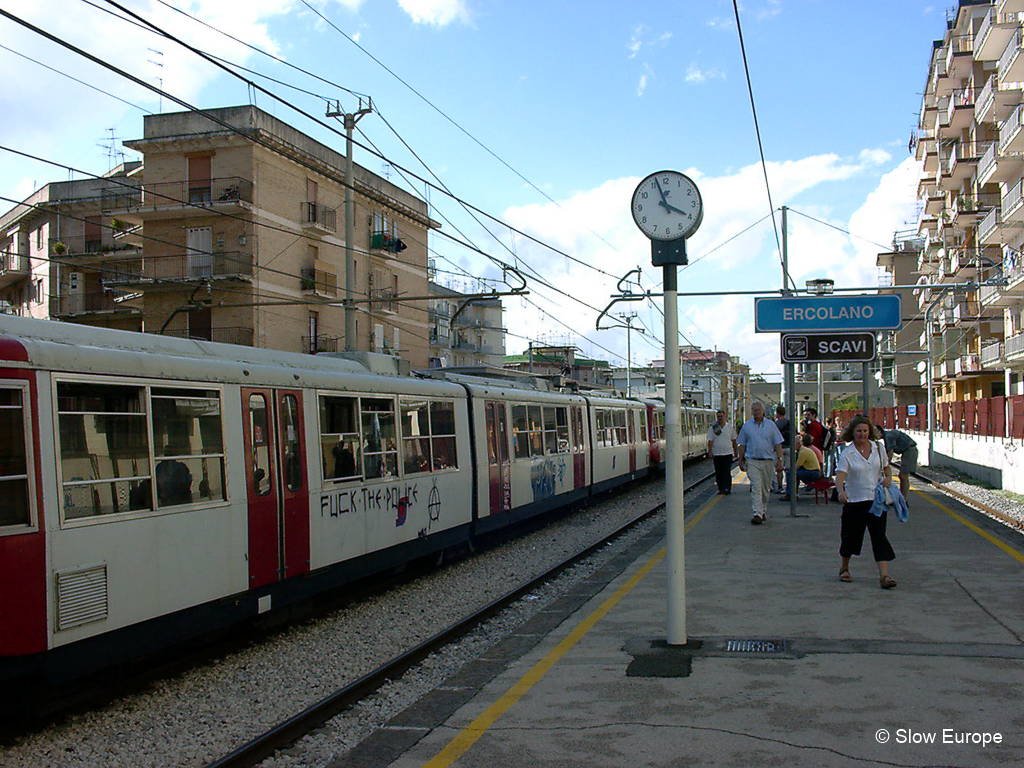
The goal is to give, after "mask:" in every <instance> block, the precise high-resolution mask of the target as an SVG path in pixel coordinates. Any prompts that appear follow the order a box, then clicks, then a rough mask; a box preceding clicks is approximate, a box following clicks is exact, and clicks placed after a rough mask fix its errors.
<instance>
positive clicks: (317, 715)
mask: <svg viewBox="0 0 1024 768" xmlns="http://www.w3.org/2000/svg"><path fill="white" fill-rule="evenodd" d="M713 477H714V473H713V472H712V473H711V474H708V475H705V476H703V477H701V478H700V479H698V480H696V481H695V482H693V483H691V484H690V485H689V486H687V487H686V488H685V489H684V492H685V493H689V492H691V491H692V490H694V489H695V488H696V487H697V486H698V485H700V484H702V483H704V482H706V481H708V480H710V479H712V478H713ZM664 506H665V505H664V503H662V504H658V505H657V506H655V507H654V508H653V509H650V510H648V511H646V512H643V513H641V514H640V515H638V516H637V517H635V518H634V519H633V520H631V521H630V522H628V523H626V524H625V525H623V526H621V527H620V528H618V529H617V530H615V531H613V532H612V533H611V534H609V535H607V536H605V537H604V538H602V539H601V540H600V541H597V542H595V543H594V544H592V545H590V546H589V547H587V548H585V549H583V550H581V551H579V552H577V553H575V554H573V555H571V556H569V557H568V558H566V559H565V560H563V561H562V562H560V563H558V564H557V565H555V566H554V567H553V568H550V569H548V570H547V571H545V572H544V573H541V574H540V575H538V576H536V577H535V578H533V579H530V580H529V581H527V582H525V583H523V584H520V585H519V586H517V587H516V588H514V589H513V590H511V591H510V592H508V593H507V594H505V595H504V596H502V597H499V598H498V599H497V600H495V601H494V602H492V603H490V604H489V605H487V606H485V607H483V608H481V609H480V610H479V611H477V612H476V613H474V614H472V615H470V616H467V617H465V618H463V619H461V620H460V621H457V622H455V623H454V624H452V625H451V626H449V627H448V628H447V629H445V630H443V631H441V632H440V633H438V634H436V635H434V637H432V638H430V639H428V640H426V641H425V642H423V643H421V644H419V645H417V646H416V647H415V648H412V649H410V650H409V651H407V652H405V653H403V654H402V655H400V656H398V657H396V658H395V659H392V660H391V661H389V662H388V663H386V664H384V665H383V666H381V667H379V668H378V669H376V670H374V671H373V672H371V673H369V674H367V675H365V676H363V677H361V678H360V679H358V680H356V681H355V682H353V683H351V684H350V685H347V686H345V687H344V688H341V689H339V690H337V691H335V692H334V693H332V694H331V695H329V696H328V697H326V698H325V699H322V700H321V701H319V702H317V703H316V704H313V705H312V706H311V707H309V708H307V709H305V710H303V711H302V712H300V713H298V714H297V715H295V716H294V717H292V718H289V719H288V720H286V721H284V722H282V723H280V724H279V725H277V726H275V727H274V728H272V729H270V730H269V731H267V732H266V733H263V734H261V735H260V736H257V737H256V738H254V739H253V740H252V741H250V742H249V743H248V744H244V745H243V746H241V747H239V748H238V749H236V750H235V751H233V752H231V753H230V754H227V755H225V756H223V757H221V758H220V759H218V760H216V761H214V762H212V763H210V764H209V765H208V766H207V768H251V766H255V765H258V764H259V763H260V762H262V761H263V760H265V759H266V758H268V757H270V756H271V755H273V754H274V753H275V752H277V751H278V750H280V749H282V748H284V747H287V746H288V745H290V744H293V743H294V742H295V741H297V740H298V739H300V738H302V737H303V736H305V735H306V734H307V733H309V732H310V731H312V730H314V729H316V728H318V727H320V726H321V725H323V724H324V723H325V722H327V721H328V720H330V719H331V718H332V717H334V716H335V715H337V714H338V713H339V712H341V711H343V710H345V709H347V708H349V707H351V706H353V705H354V704H355V703H356V702H358V701H360V700H361V699H364V698H366V697H367V696H369V695H370V694H372V693H374V692H375V691H376V690H377V689H378V688H380V687H381V686H382V685H384V684H385V683H387V682H391V681H393V680H395V679H397V678H399V677H401V676H402V675H403V674H404V673H405V672H406V671H408V670H409V669H411V668H412V667H414V666H415V665H416V664H418V663H420V662H421V661H423V659H425V658H427V656H429V655H430V654H432V653H434V652H436V651H437V650H438V649H440V648H442V647H444V646H445V645H447V644H449V643H452V642H454V641H455V640H457V639H459V638H460V637H462V636H464V635H466V634H467V633H469V632H471V631H472V630H474V629H476V628H477V627H478V626H480V625H481V624H482V623H483V622H485V621H486V620H487V619H489V618H491V617H492V616H494V615H495V614H497V613H499V612H500V611H502V610H504V609H505V608H507V607H508V606H510V605H511V604H512V603H514V602H515V601H516V600H519V599H520V598H522V597H524V596H526V595H528V594H530V593H531V592H534V591H535V590H536V589H537V588H538V587H540V586H541V585H543V584H545V583H547V582H549V581H551V580H552V579H554V578H555V577H556V576H558V575H559V574H561V573H562V572H563V571H565V570H567V569H568V568H571V567H572V566H573V565H576V564H577V563H578V562H580V561H581V560H584V559H585V558H587V557H590V556H591V555H593V554H595V553H596V552H598V551H600V550H601V549H603V548H604V547H606V546H607V545H608V544H609V543H611V542H613V541H614V540H615V539H617V538H619V537H620V536H622V535H623V534H624V533H626V532H628V531H629V530H631V529H632V528H634V527H635V526H636V525H638V524H639V523H641V522H643V521H644V520H646V519H648V518H649V517H651V516H653V515H655V514H657V513H658V512H659V511H660V510H661V509H663V508H664Z"/></svg>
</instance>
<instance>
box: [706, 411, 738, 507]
mask: <svg viewBox="0 0 1024 768" xmlns="http://www.w3.org/2000/svg"><path fill="white" fill-rule="evenodd" d="M715 416H716V421H715V423H714V424H712V425H711V427H710V428H709V429H708V456H710V457H711V460H712V461H713V462H714V464H715V481H716V482H717V483H718V492H719V493H720V494H724V493H732V457H733V456H735V455H736V432H735V430H733V428H732V424H727V423H726V421H725V411H718V413H717V414H715Z"/></svg>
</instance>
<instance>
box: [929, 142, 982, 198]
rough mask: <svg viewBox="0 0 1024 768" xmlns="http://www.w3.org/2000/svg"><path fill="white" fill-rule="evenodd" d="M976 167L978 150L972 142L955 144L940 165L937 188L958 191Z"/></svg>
mask: <svg viewBox="0 0 1024 768" xmlns="http://www.w3.org/2000/svg"><path fill="white" fill-rule="evenodd" d="M977 167H978V148H977V145H976V144H975V143H973V142H967V143H963V144H961V143H959V142H958V143H956V144H954V145H953V146H952V147H951V148H950V151H949V155H947V156H946V158H945V162H943V164H942V178H941V179H939V186H940V187H941V188H942V189H946V190H956V189H958V188H959V187H960V186H961V185H962V184H963V182H964V181H965V180H967V179H969V178H970V177H971V175H972V174H973V173H974V172H975V170H976V169H977Z"/></svg>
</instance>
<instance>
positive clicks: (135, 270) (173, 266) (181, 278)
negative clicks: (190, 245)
mask: <svg viewBox="0 0 1024 768" xmlns="http://www.w3.org/2000/svg"><path fill="white" fill-rule="evenodd" d="M103 273H104V276H103V283H104V284H105V285H132V284H139V283H160V282H187V281H192V280H209V279H213V278H226V277H236V278H250V277H252V273H253V257H252V254H251V253H243V252H241V251H224V252H220V253H181V254H173V255H170V256H147V257H145V258H134V259H124V260H111V261H108V262H105V263H104V264H103Z"/></svg>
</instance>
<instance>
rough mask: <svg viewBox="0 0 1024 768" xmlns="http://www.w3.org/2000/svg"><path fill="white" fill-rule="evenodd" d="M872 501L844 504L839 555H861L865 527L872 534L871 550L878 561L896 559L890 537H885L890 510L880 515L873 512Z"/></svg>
mask: <svg viewBox="0 0 1024 768" xmlns="http://www.w3.org/2000/svg"><path fill="white" fill-rule="evenodd" d="M871 505H872V502H870V501H854V502H851V503H849V504H843V520H842V529H841V533H840V539H841V540H840V543H839V556H840V557H853V556H854V555H860V550H861V546H862V545H863V543H864V529H865V528H867V529H868V534H870V536H871V551H872V553H873V554H874V556H875V562H876V563H882V562H886V563H887V562H889V561H890V560H895V559H896V553H895V552H893V549H892V545H891V544H890V543H889V539H887V538H886V537H885V520H886V517H887V516H888V512H883V513H882V515H881V516H880V517H876V516H875V515H873V514H871Z"/></svg>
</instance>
